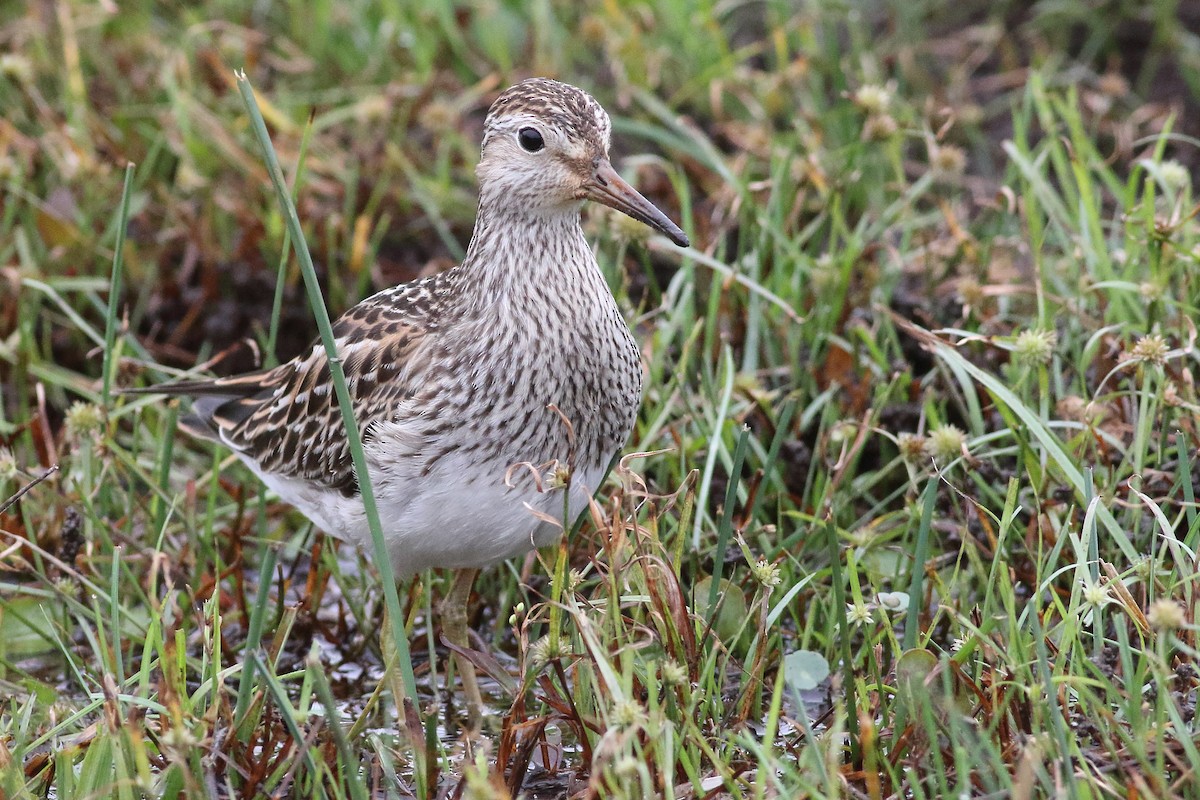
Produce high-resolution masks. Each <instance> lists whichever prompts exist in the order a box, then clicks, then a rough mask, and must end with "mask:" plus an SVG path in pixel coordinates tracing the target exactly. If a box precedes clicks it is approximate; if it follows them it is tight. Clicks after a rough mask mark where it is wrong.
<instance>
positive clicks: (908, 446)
mask: <svg viewBox="0 0 1200 800" xmlns="http://www.w3.org/2000/svg"><path fill="white" fill-rule="evenodd" d="M925 443H926V440H925V437H924V436H922V435H920V434H919V433H902V434H900V435H899V436H897V437H896V444H897V446H899V448H900V457H901V458H902V459H904V461H905V463H907V464H920V463H922V462H924V461H925V457H926V451H925Z"/></svg>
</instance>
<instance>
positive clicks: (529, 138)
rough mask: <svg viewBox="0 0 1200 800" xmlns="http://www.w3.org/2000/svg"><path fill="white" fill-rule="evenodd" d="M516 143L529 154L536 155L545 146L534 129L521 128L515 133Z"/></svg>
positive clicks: (540, 136)
mask: <svg viewBox="0 0 1200 800" xmlns="http://www.w3.org/2000/svg"><path fill="white" fill-rule="evenodd" d="M517 142H518V143H520V145H521V147H522V148H523V149H524V150H525V151H526V152H529V153H536V152H537V151H538V150H541V149H542V148H543V147H545V146H546V141H545V140H544V139H543V138H542V135H541V134H540V133H538V132H537V130H535V129H534V128H521V130H519V131H517Z"/></svg>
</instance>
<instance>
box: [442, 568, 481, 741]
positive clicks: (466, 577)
mask: <svg viewBox="0 0 1200 800" xmlns="http://www.w3.org/2000/svg"><path fill="white" fill-rule="evenodd" d="M477 574H479V570H477V569H460V570H455V572H454V582H453V583H452V584H451V586H450V593H449V594H447V595H446V596H445V598H443V599H442V602H441V604H440V605H439V606H438V613H439V615H440V616H441V618H442V631H443V632H444V633H445V634H446V641H448V642H450V644H453V645H455V646H456V647H461V648H464V649H467V648H469V647H470V644H469V643H468V641H467V603H468V602H469V601H470V599H471V586H472V585H473V584H474V583H475V576H476V575H477ZM454 663H455V664H456V665H457V666H458V673H459V675H461V676H462V685H463V695H464V696H465V698H466V701H467V727H468V728H470V729H471V730H474V731H478V730H479V728H480V724H481V722H482V720H483V698H482V697H480V695H479V684H478V683H477V682H476V680H475V665H474V664H472V663H471V660H470V659H468V658H467V657H466V656H463V655H459V654H458V653H455V654H454Z"/></svg>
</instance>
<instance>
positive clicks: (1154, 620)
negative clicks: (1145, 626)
mask: <svg viewBox="0 0 1200 800" xmlns="http://www.w3.org/2000/svg"><path fill="white" fill-rule="evenodd" d="M1146 619H1147V620H1149V622H1150V627H1151V628H1154V629H1155V630H1157V631H1174V630H1178V629H1180V628H1182V627H1183V626H1184V625H1186V624H1187V615H1186V614H1185V613H1184V611H1183V606H1181V605H1179V603H1176V602H1175V601H1174V600H1166V599H1163V600H1155V601H1154V602H1153V603H1151V604H1150V610H1149V611H1147V612H1146Z"/></svg>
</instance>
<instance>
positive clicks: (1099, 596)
mask: <svg viewBox="0 0 1200 800" xmlns="http://www.w3.org/2000/svg"><path fill="white" fill-rule="evenodd" d="M1109 599H1110V598H1109V596H1108V590H1107V589H1105V588H1104V587H1103V586H1101V585H1100V584H1098V583H1092V582H1090V581H1089V582H1088V584H1087V586H1085V587H1083V602H1085V603H1087V604H1088V605H1089V606H1092V607H1093V608H1099V607H1100V606H1103V605H1106V604H1107V603H1108V601H1109Z"/></svg>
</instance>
